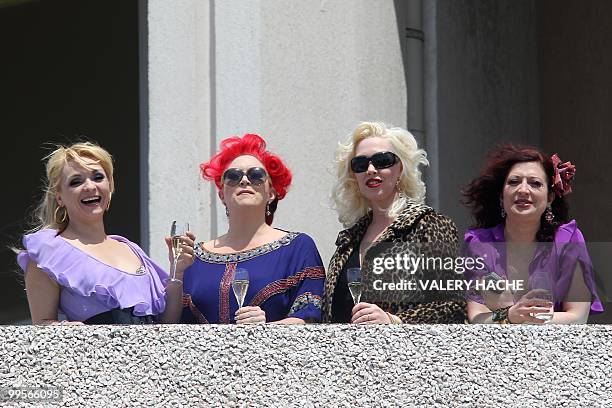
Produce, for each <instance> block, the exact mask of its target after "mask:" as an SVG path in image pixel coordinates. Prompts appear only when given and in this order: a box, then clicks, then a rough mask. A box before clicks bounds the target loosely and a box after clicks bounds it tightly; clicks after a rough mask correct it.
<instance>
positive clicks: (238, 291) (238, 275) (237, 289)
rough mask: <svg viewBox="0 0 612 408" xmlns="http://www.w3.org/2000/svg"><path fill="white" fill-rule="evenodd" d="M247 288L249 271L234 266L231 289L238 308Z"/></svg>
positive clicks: (242, 301) (242, 302)
mask: <svg viewBox="0 0 612 408" xmlns="http://www.w3.org/2000/svg"><path fill="white" fill-rule="evenodd" d="M248 289H249V271H247V270H246V269H244V268H236V271H235V272H234V279H233V280H232V290H233V291H234V296H236V302H237V303H238V309H240V308H241V307H242V305H243V304H244V298H245V297H246V293H247V290H248Z"/></svg>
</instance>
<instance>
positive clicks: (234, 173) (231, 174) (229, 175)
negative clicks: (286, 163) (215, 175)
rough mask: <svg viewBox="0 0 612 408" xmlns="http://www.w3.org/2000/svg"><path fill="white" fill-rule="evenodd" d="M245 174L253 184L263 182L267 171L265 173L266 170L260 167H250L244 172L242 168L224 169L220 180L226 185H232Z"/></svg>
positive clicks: (238, 182)
mask: <svg viewBox="0 0 612 408" xmlns="http://www.w3.org/2000/svg"><path fill="white" fill-rule="evenodd" d="M245 174H246V176H247V178H248V179H249V181H250V182H251V184H253V185H255V186H259V185H261V184H263V182H264V181H266V178H267V177H268V173H266V171H265V170H264V169H262V168H261V167H251V168H250V169H248V170H247V171H246V172H245V171H244V170H242V169H234V168H232V169H227V170H225V172H224V173H223V177H221V182H222V183H223V184H226V185H228V186H231V187H234V186H237V185H238V184H240V182H241V181H242V178H243V177H244V175H245Z"/></svg>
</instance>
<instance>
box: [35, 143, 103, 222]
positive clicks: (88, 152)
mask: <svg viewBox="0 0 612 408" xmlns="http://www.w3.org/2000/svg"><path fill="white" fill-rule="evenodd" d="M86 158H87V159H90V160H94V161H95V162H96V163H97V164H99V165H100V166H101V167H102V168H103V169H104V172H105V173H106V177H108V182H109V185H110V192H111V195H112V193H113V192H114V191H115V182H114V179H113V157H112V156H111V155H110V153H109V152H107V151H106V150H105V149H103V148H102V147H100V146H98V145H97V144H94V143H91V142H79V143H74V144H72V145H70V146H62V145H59V146H57V148H56V149H55V150H54V151H53V152H51V153H50V154H48V155H47V156H45V157H44V158H43V160H46V165H45V168H46V177H45V181H44V182H45V187H44V195H43V198H42V200H41V202H40V204H38V207H37V209H36V212H35V215H36V218H35V221H34V222H35V226H34V231H36V230H40V229H42V228H52V229H56V230H58V231H60V232H61V231H63V230H65V229H66V227H67V226H68V222H69V221H70V220H69V219H68V216H67V214H66V212H65V211H66V209H65V208H64V209H63V211H62V210H58V208H59V207H60V206H59V204H58V202H57V199H56V193H57V192H58V191H59V188H60V184H61V181H62V171H63V170H64V166H66V164H68V162H70V161H73V162H76V163H78V164H80V165H81V166H83V167H85V168H88V169H90V168H91V165H90V163H91V162H89V163H88V162H87V161H86V160H85V159H86ZM56 211H57V213H58V214H66V217H63V216H61V217H62V218H63V219H64V220H63V221H62V220H57V219H56ZM58 218H59V217H58ZM59 221H61V222H59Z"/></svg>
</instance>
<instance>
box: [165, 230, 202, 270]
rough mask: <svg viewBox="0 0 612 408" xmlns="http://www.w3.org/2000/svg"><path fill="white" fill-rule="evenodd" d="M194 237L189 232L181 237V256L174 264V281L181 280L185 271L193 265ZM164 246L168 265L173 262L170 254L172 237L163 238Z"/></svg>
mask: <svg viewBox="0 0 612 408" xmlns="http://www.w3.org/2000/svg"><path fill="white" fill-rule="evenodd" d="M195 239H196V237H195V235H194V234H193V232H191V231H187V232H186V233H185V235H181V242H182V245H181V246H182V248H183V250H182V251H181V255H180V256H179V258H178V261H177V262H176V279H180V280H183V273H184V272H185V269H187V268H188V267H190V266H191V264H193V260H194V248H193V247H194V245H195ZM165 241H166V245H167V246H168V259H169V261H170V264H171V265H172V262H174V256H173V253H172V237H165Z"/></svg>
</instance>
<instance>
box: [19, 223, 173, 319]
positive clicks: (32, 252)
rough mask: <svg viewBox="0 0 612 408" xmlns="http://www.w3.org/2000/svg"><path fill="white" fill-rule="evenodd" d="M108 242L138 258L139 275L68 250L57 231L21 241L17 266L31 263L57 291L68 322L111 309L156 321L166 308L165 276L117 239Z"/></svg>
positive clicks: (139, 252) (135, 247) (136, 249)
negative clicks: (117, 242) (149, 317)
mask: <svg viewBox="0 0 612 408" xmlns="http://www.w3.org/2000/svg"><path fill="white" fill-rule="evenodd" d="M109 238H111V239H114V240H116V241H119V242H123V243H125V244H126V245H127V246H129V247H130V249H131V250H132V251H134V253H135V254H136V255H137V256H138V258H139V259H140V262H141V263H142V267H141V268H139V270H138V271H137V272H131V273H128V272H125V271H121V270H119V269H117V268H113V267H112V266H109V265H107V264H105V263H103V262H102V261H100V260H98V259H96V258H94V257H92V256H91V255H89V254H87V253H85V252H83V251H82V250H80V249H79V248H77V247H75V246H74V245H72V244H70V243H69V242H68V241H66V240H65V239H64V238H62V237H61V236H58V235H57V231H56V230H52V229H43V230H40V231H37V232H35V233H33V234H28V235H25V236H24V237H23V246H24V248H25V250H24V251H22V252H20V253H19V254H18V255H17V262H18V263H19V266H20V267H21V269H23V270H24V272H25V271H26V268H27V266H28V262H30V261H32V262H34V263H35V264H36V265H37V266H38V267H39V268H40V269H42V270H43V271H44V272H45V273H46V274H47V275H49V277H50V278H51V279H53V280H54V281H55V282H57V283H58V285H59V286H60V301H59V308H60V311H61V312H62V313H64V314H65V315H66V318H67V319H68V320H71V321H84V320H87V319H88V318H90V317H92V316H95V315H97V314H100V313H103V312H106V311H108V310H111V309H115V308H121V309H125V308H129V307H133V308H134V312H133V313H134V315H136V316H146V315H158V314H160V313H162V312H163V311H164V309H165V308H166V299H165V288H166V283H167V281H168V273H167V272H166V271H164V270H163V269H161V268H160V267H159V266H157V265H156V264H155V263H154V262H153V261H152V260H151V259H150V258H149V257H148V256H147V255H146V254H145V253H144V252H143V250H142V249H140V247H139V246H138V245H136V244H134V243H133V242H130V241H129V240H128V239H126V238H123V237H121V236H119V235H109Z"/></svg>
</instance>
